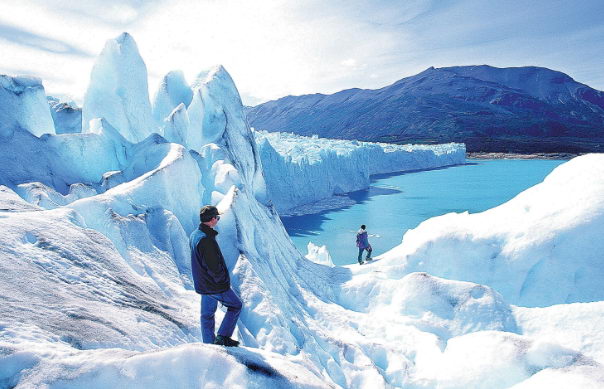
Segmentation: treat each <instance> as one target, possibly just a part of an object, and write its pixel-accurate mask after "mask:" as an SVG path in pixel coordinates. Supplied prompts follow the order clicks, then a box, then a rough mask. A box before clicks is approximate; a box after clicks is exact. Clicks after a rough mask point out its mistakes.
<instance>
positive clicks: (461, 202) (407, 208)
mask: <svg viewBox="0 0 604 389" xmlns="http://www.w3.org/2000/svg"><path fill="white" fill-rule="evenodd" d="M564 162H565V161H552V160H473V161H471V162H469V164H467V165H463V166H455V167H450V168H445V169H436V170H428V171H421V172H413V173H406V174H397V175H387V176H375V177H374V179H373V181H372V184H371V187H370V188H369V189H368V190H363V191H358V192H354V193H351V194H349V195H348V196H349V197H350V198H352V199H353V200H355V201H356V204H354V205H352V206H349V207H346V208H340V209H337V210H331V211H326V212H322V213H320V214H314V215H305V216H292V217H283V218H282V221H283V224H284V225H285V228H286V229H287V231H288V232H289V235H290V236H291V238H292V240H293V242H294V244H295V245H296V247H297V248H298V250H300V252H301V253H303V254H306V252H307V250H306V246H307V244H308V242H309V241H312V242H313V243H314V244H318V245H327V248H328V250H329V252H330V254H331V257H332V260H333V262H334V263H335V264H336V265H345V264H351V263H356V257H357V254H358V252H357V248H356V247H355V233H356V231H357V230H358V229H359V226H360V225H361V224H365V225H367V230H368V231H369V242H370V243H371V245H372V247H373V255H374V256H375V255H379V254H381V253H383V252H385V251H387V250H389V249H391V248H393V247H394V246H397V245H398V244H399V243H400V242H401V239H402V236H403V234H404V232H405V231H407V229H410V228H415V227H417V225H418V224H419V223H421V222H422V221H424V220H426V219H428V218H430V217H433V216H438V215H442V214H445V213H448V212H464V211H469V212H470V213H475V212H481V211H484V210H486V209H489V208H492V207H494V206H497V205H499V204H502V203H504V202H506V201H508V200H510V199H511V198H513V197H514V196H516V195H517V194H518V193H520V192H522V191H523V190H525V189H527V188H529V187H531V186H533V185H535V184H537V183H539V182H541V181H542V180H543V178H545V176H547V175H548V174H549V173H550V172H551V171H552V170H553V169H554V168H555V167H556V166H558V165H560V164H562V163H564Z"/></svg>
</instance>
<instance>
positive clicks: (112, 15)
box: [0, 0, 604, 105]
mask: <svg viewBox="0 0 604 389" xmlns="http://www.w3.org/2000/svg"><path fill="white" fill-rule="evenodd" d="M602 15H604V1H603V0H577V1H566V0H565V1H559V0H547V1H545V0H530V1H527V0H522V1H518V0H506V1H501V0H455V1H454V0H398V1H395V0H389V1H386V0H358V1H357V0H267V1H254V0H171V1H169V0H82V1H77V2H76V1H73V0H53V1H47V0H2V2H0V74H9V75H31V76H36V77H39V78H41V79H42V80H43V83H44V87H45V89H46V92H47V93H48V94H52V95H55V96H60V97H62V98H67V99H73V100H75V101H76V102H78V103H81V101H82V100H83V97H84V95H85V93H86V88H87V86H88V82H89V78H90V71H91V69H92V66H93V65H94V61H95V58H96V56H97V55H98V54H99V53H100V52H101V50H102V49H103V46H104V44H105V42H106V41H107V40H108V39H112V38H115V37H117V36H119V35H120V34H121V33H122V32H124V31H126V32H129V33H130V34H131V35H132V36H133V37H134V39H135V40H136V42H137V44H138V48H139V51H140V54H141V56H142V57H143V59H144V61H145V63H146V65H147V70H148V74H149V90H150V96H151V97H152V96H153V95H154V93H155V90H156V89H157V87H158V85H159V83H160V81H161V78H162V77H163V76H164V75H165V74H166V73H168V72H169V71H171V70H177V69H179V70H182V71H183V72H184V73H185V76H186V77H187V80H188V81H189V82H193V81H194V79H195V77H196V75H197V74H198V73H200V72H201V71H203V70H206V69H208V68H210V67H212V66H215V65H217V64H222V65H223V66H224V67H225V68H226V69H227V71H228V72H229V73H230V74H231V76H232V77H233V79H234V80H235V83H236V85H237V87H238V89H239V92H240V94H241V96H242V99H243V102H244V104H246V105H255V104H258V103H261V102H265V101H268V100H273V99H277V98H280V97H283V96H287V95H301V94H308V93H335V92H337V91H340V90H343V89H349V88H371V89H374V88H380V87H383V86H386V85H389V84H391V83H393V82H395V81H397V80H399V79H401V78H403V77H408V76H411V75H414V74H417V73H419V72H420V71H422V70H424V69H426V68H428V67H430V66H434V67H443V66H454V65H480V64H488V65H492V66H497V67H507V66H528V65H532V66H543V67H547V68H550V69H554V70H559V71H562V72H565V73H567V74H568V75H570V76H571V77H573V78H574V79H575V80H577V81H579V82H582V83H585V84H587V85H589V86H591V87H593V88H595V89H598V90H604V17H602Z"/></svg>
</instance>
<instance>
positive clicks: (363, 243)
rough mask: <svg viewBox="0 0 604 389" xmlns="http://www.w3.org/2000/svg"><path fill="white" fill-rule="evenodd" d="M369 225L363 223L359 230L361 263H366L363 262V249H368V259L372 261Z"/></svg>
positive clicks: (358, 242)
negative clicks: (368, 232)
mask: <svg viewBox="0 0 604 389" xmlns="http://www.w3.org/2000/svg"><path fill="white" fill-rule="evenodd" d="M366 228H367V227H365V225H364V224H363V225H362V226H361V229H360V230H359V231H357V247H358V248H359V258H358V260H359V265H362V264H364V263H365V262H363V251H365V250H367V257H366V258H365V260H366V261H371V251H372V249H371V245H370V244H369V238H368V237H367V236H368V234H367V230H366Z"/></svg>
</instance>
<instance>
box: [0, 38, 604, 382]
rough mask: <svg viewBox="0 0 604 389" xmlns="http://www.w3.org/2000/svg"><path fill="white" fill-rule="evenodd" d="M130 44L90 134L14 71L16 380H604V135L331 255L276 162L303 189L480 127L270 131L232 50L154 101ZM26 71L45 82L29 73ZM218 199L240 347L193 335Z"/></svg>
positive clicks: (457, 155)
mask: <svg viewBox="0 0 604 389" xmlns="http://www.w3.org/2000/svg"><path fill="white" fill-rule="evenodd" d="M107 48H108V49H107ZM135 48H136V45H135V43H134V41H133V40H132V38H131V37H130V36H127V35H122V36H120V37H118V38H117V39H115V40H111V41H109V42H108V43H107V45H106V50H105V51H104V52H103V54H102V55H101V57H102V58H101V59H99V61H98V62H97V66H95V70H93V77H91V86H90V88H89V90H88V94H87V96H97V97H98V96H105V97H107V96H109V97H110V98H111V99H113V100H111V102H105V101H104V100H103V99H99V100H96V101H94V102H90V101H89V103H88V104H87V103H85V105H84V111H86V112H88V114H87V115H88V117H85V118H83V121H84V128H86V130H85V131H84V132H83V133H78V132H77V131H74V132H73V133H63V134H56V131H55V128H54V126H53V123H52V117H51V114H50V111H49V107H48V104H47V102H46V99H45V96H43V92H41V91H43V89H42V85H41V83H40V82H39V80H31V79H29V80H28V81H27V82H25V81H21V80H20V79H15V78H11V77H8V76H3V77H5V78H3V80H5V81H3V82H4V83H3V84H2V86H3V87H4V89H3V90H2V91H1V93H2V94H0V98H1V101H0V107H7V106H8V107H12V108H13V109H12V110H10V111H6V110H3V111H1V113H2V116H0V119H1V120H2V122H1V123H0V125H1V126H2V127H1V128H2V134H1V136H2V140H3V141H2V142H0V231H1V232H2V241H1V244H0V296H1V298H2V304H0V388H5V387H6V388H39V387H47V388H58V387H62V388H80V387H87V388H95V387H98V388H104V387H134V388H136V387H141V388H143V387H144V388H165V387H175V388H196V387H200V388H201V387H229V388H231V387H233V388H267V387H268V388H271V387H275V388H291V387H293V388H296V387H299V388H323V387H326V388H327V387H336V388H337V387H342V388H392V387H405V388H485V389H493V388H508V387H514V388H543V387H548V388H569V387H573V385H579V386H578V387H581V388H601V387H603V386H604V373H603V371H604V367H603V364H604V354H603V353H602V350H603V349H604V336H603V335H601V326H602V317H603V314H604V307H603V305H602V304H603V303H604V302H603V301H602V300H604V299H602V295H601V287H600V286H601V281H602V279H603V274H602V269H603V261H602V257H601V254H600V253H601V252H602V249H603V247H602V240H601V239H599V235H601V231H602V230H604V225H603V224H604V219H603V215H604V203H603V200H602V198H604V197H603V196H602V193H603V192H604V174H603V173H604V172H603V171H602V166H604V156H603V155H599V154H598V155H595V154H594V155H587V156H582V157H578V158H576V159H574V160H572V161H570V162H568V163H566V164H564V165H561V166H560V167H559V168H557V169H556V170H555V171H554V172H552V173H551V174H550V176H548V177H547V178H546V179H545V181H544V182H543V183H541V184H539V185H537V186H535V187H533V188H531V189H529V190H527V191H525V192H524V193H522V194H520V195H518V196H517V197H516V198H515V199H513V200H511V201H509V202H508V203H505V204H503V205H501V206H499V207H497V208H494V209H491V210H488V211H486V212H483V213H480V214H474V215H469V214H450V215H444V216H441V217H438V218H434V219H430V220H427V221H426V222H424V223H423V224H421V225H420V226H418V227H417V228H416V229H414V230H411V231H409V232H408V233H407V234H406V235H405V237H404V239H403V242H402V243H401V245H400V246H398V247H395V248H393V249H392V250H391V251H390V252H387V253H386V254H384V255H382V256H381V257H378V258H376V260H374V261H373V262H371V263H367V264H366V265H363V266H358V265H356V266H346V267H338V266H333V264H332V263H330V260H329V253H328V252H327V250H326V248H321V247H316V246H314V247H313V246H311V247H310V250H309V251H310V254H309V258H310V259H307V258H305V257H304V256H303V255H302V254H301V253H299V252H298V251H297V250H296V248H295V247H294V246H293V244H292V243H291V241H290V239H289V237H288V235H287V233H286V231H285V229H284V228H283V225H282V224H281V222H280V219H279V216H278V214H277V209H278V207H277V208H275V207H274V206H273V204H279V201H282V203H281V204H282V207H287V203H286V202H285V201H286V200H285V199H286V198H287V196H288V193H287V191H286V190H285V189H275V188H274V187H272V186H271V185H273V184H274V181H271V180H272V178H271V177H273V178H274V177H279V175H281V176H283V177H284V178H285V172H287V171H291V172H296V171H297V172H298V175H297V176H296V180H291V179H290V180H289V181H287V182H289V185H290V188H289V190H290V191H296V190H301V189H300V187H302V186H304V185H306V186H309V185H312V184H313V181H312V179H315V178H316V179H324V178H325V177H334V180H333V181H332V182H331V183H327V184H326V185H325V186H326V187H329V188H330V191H331V193H330V191H325V192H324V193H325V194H326V195H325V196H324V197H329V196H331V195H332V194H334V193H341V192H345V191H347V190H348V189H349V187H347V186H345V185H351V187H353V186H354V185H363V184H364V182H365V181H363V180H366V179H367V177H368V175H370V174H376V173H380V172H386V171H388V170H387V169H392V168H393V167H394V166H395V165H396V166H399V167H400V166H401V162H404V166H406V167H405V169H406V168H407V167H408V168H410V169H421V168H426V167H434V164H443V165H447V164H455V163H460V161H461V162H463V157H462V156H461V154H462V153H463V151H462V150H463V146H458V145H444V146H429V147H426V146H423V147H415V146H392V150H394V151H393V152H392V153H391V155H388V153H389V151H388V150H389V149H390V148H391V146H387V145H365V144H363V145H355V144H354V143H346V144H345V143H342V144H341V145H340V144H339V143H337V142H335V143H333V144H331V143H329V142H328V141H326V140H319V139H314V140H313V139H312V138H311V140H303V141H302V142H301V143H299V144H298V145H296V143H295V142H296V139H294V137H292V136H289V135H287V134H280V135H274V136H278V137H281V138H280V139H279V141H274V142H269V141H268V140H267V138H262V136H266V137H270V136H273V135H266V134H265V135H263V134H258V133H257V134H255V135H254V133H253V132H252V130H251V129H250V128H249V127H248V125H247V122H246V119H245V115H244V111H243V106H242V104H241V100H240V97H239V94H238V92H237V89H236V87H235V85H234V83H233V80H232V79H231V77H230V76H229V74H228V73H227V72H226V70H225V69H224V68H222V67H216V68H214V69H210V70H208V71H206V72H202V73H201V74H200V76H199V77H198V78H197V80H196V81H195V82H194V83H193V85H192V86H191V87H190V96H192V97H191V99H190V102H188V101H189V98H188V96H189V93H188V92H187V91H186V90H185V89H186V88H185V87H184V86H183V85H184V77H181V74H179V73H171V74H172V76H170V77H168V78H167V79H166V82H165V87H164V86H161V87H160V89H161V88H164V89H161V91H160V92H158V94H157V95H156V96H158V97H156V99H155V100H154V101H155V103H154V112H156V113H158V116H156V117H155V119H154V118H153V115H152V114H151V110H150V108H149V107H150V103H149V99H148V95H147V92H144V93H143V84H145V88H146V76H145V77H142V76H141V74H142V73H138V75H137V77H134V78H132V79H129V80H128V82H126V80H125V79H124V77H127V75H128V74H129V72H130V71H132V70H140V71H142V70H144V63H143V62H142V59H140V57H139V55H138V52H137V51H136V50H134V49H135ZM107 50H108V51H107ZM120 50H121V51H120ZM139 59H140V61H139ZM99 72H100V73H99ZM143 78H145V79H144V80H143ZM23 82H25V83H26V84H27V85H30V86H31V87H32V88H33V89H32V90H31V93H32V95H31V96H30V95H28V93H29V92H26V93H23V94H18V93H14V92H15V88H16V86H15V85H20V83H23ZM131 82H132V83H133V84H131ZM5 84H6V85H8V87H6V86H5ZM162 85H163V84H162ZM122 87H125V88H126V89H123V90H122V89H120V88H122ZM112 88H117V89H112ZM120 90H121V91H122V92H119V91H120ZM19 96H21V97H22V98H21V97H19ZM117 96H120V97H119V98H124V99H123V100H119V98H118V97H117ZM41 97H43V98H41ZM103 98H104V97H103ZM115 99H117V100H115ZM116 101H119V104H116V103H115V102H116ZM20 104H23V105H25V106H26V107H25V108H23V107H21V105H20ZM90 104H91V105H90ZM86 106H88V107H89V108H91V109H90V110H86ZM160 106H161V109H160ZM31 107H35V109H33V108H31ZM42 107H44V109H42ZM92 108H94V109H92ZM0 109H4V108H0ZM36 110H40V111H39V112H41V115H42V116H37V115H32V112H37V111H36ZM132 115H133V116H132ZM164 115H167V116H164ZM84 116H86V115H84ZM162 116H163V117H162ZM134 117H136V118H138V119H137V120H138V123H139V124H137V125H134V123H135V121H129V120H125V121H124V119H125V118H134ZM142 122H149V123H151V124H150V125H149V126H146V125H144V126H140V123H142ZM49 123H50V124H49ZM49 125H50V128H49V127H48V126H49ZM44 134H46V135H44ZM255 136H256V137H257V138H258V143H257V142H256V140H255V139H254V138H255ZM284 139H285V140H286V141H285V140H284ZM313 142H314V143H315V144H316V146H313ZM320 143H324V144H328V143H329V144H330V145H331V146H330V147H327V148H326V147H323V148H320V147H319V144H320ZM338 145H340V146H338ZM281 147H284V149H283V150H277V149H279V148H281ZM315 147H316V149H315ZM284 150H289V151H284ZM313 150H314V151H313ZM306 153H307V155H306V157H304V155H305V154H306ZM372 153H374V154H372ZM357 154H358V156H355V155H357ZM381 154H383V155H382V156H381V157H379V158H378V155H381ZM267 155H269V156H270V155H272V156H273V157H274V158H275V159H274V160H272V161H271V160H269V161H268V162H267V159H266V156H267ZM339 155H342V158H343V159H339V158H340V157H339ZM371 155H373V157H372V158H373V159H374V162H375V163H374V164H368V163H366V162H367V160H365V159H364V158H368V156H371ZM330 161H331V162H330ZM355 164H358V165H355ZM296 166H297V169H299V170H295V169H296ZM313 166H317V167H313ZM355 166H356V168H358V169H364V170H362V171H361V172H360V173H359V172H356V173H355ZM367 166H369V167H370V168H367ZM288 169H293V170H288ZM313 169H318V170H323V172H314V170H313ZM330 169H335V170H336V171H330ZM337 169H348V170H342V172H347V173H346V174H351V175H354V174H357V175H358V178H354V179H350V180H344V181H341V182H340V181H337V177H338V174H337ZM374 169H375V170H374ZM384 169H386V170H384ZM273 170H275V172H273V173H275V174H276V175H275V176H271V172H272V171H273ZM392 171H394V170H392ZM303 172H306V173H303ZM342 174H343V173H342ZM265 177H266V180H265ZM355 177H357V176H355ZM304 180H309V181H308V182H306V183H304ZM295 181H296V182H295ZM297 181H300V183H298V182H297ZM271 182H272V183H271ZM296 185H300V186H296ZM271 188H272V189H271ZM324 193H321V196H323V194H324ZM291 197H292V198H294V196H291ZM311 197H312V196H311V195H309V194H308V192H306V193H304V195H303V196H300V199H304V201H306V200H307V199H309V198H311ZM319 197H320V196H319ZM278 198H280V199H281V200H276V199H278ZM206 203H211V204H214V205H216V206H217V207H218V208H219V209H220V210H221V212H222V213H223V216H222V218H221V221H220V223H219V225H218V230H219V232H220V235H219V236H218V239H219V242H220V245H221V247H222V249H223V253H224V255H225V259H226V261H227V264H228V266H229V268H230V269H231V271H232V274H233V277H232V284H233V287H234V289H235V290H236V291H237V293H238V294H239V295H240V296H241V299H242V301H243V303H244V308H243V311H242V314H241V317H240V320H239V322H238V325H237V331H236V334H235V337H236V338H237V339H239V340H240V341H241V343H242V347H241V348H239V349H225V348H220V347H218V346H214V345H204V344H201V343H199V341H198V340H199V338H200V336H199V296H198V295H196V294H195V293H194V291H193V290H192V285H191V280H190V274H189V273H190V268H189V267H190V263H189V252H188V235H189V233H190V232H191V230H192V229H194V228H196V225H197V222H198V211H199V207H200V206H201V205H202V204H206ZM296 204H302V202H300V203H296ZM290 208H291V207H290ZM315 262H320V263H315ZM321 263H323V264H321ZM326 265H327V266H326ZM568 303H572V304H568ZM222 315H223V312H222V311H221V310H219V311H218V312H217V316H218V317H217V319H218V320H220V319H221V317H222ZM575 387H577V386H575Z"/></svg>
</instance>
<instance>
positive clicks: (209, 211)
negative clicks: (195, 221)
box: [199, 205, 220, 223]
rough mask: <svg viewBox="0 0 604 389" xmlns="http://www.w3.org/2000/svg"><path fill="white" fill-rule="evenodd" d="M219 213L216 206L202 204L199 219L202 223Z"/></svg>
mask: <svg viewBox="0 0 604 389" xmlns="http://www.w3.org/2000/svg"><path fill="white" fill-rule="evenodd" d="M218 215H220V212H218V208H216V207H215V206H213V205H204V206H203V207H201V210H200V211H199V219H200V220H201V222H202V223H205V222H209V221H210V220H212V218H213V217H215V216H218Z"/></svg>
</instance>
